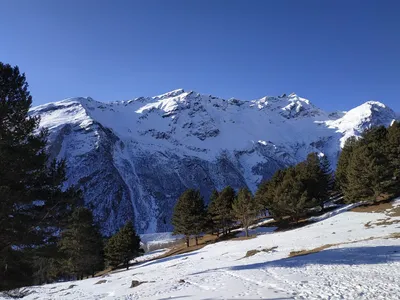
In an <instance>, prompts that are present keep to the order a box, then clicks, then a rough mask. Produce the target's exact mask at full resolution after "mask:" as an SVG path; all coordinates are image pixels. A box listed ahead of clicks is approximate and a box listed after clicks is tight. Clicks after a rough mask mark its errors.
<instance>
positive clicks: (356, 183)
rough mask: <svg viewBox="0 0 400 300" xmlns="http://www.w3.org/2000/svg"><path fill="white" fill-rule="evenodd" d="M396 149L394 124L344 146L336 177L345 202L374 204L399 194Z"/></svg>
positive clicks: (399, 140)
mask: <svg viewBox="0 0 400 300" xmlns="http://www.w3.org/2000/svg"><path fill="white" fill-rule="evenodd" d="M399 145H400V126H399V124H398V122H394V123H393V124H392V126H390V127H389V128H385V127H384V126H380V127H375V128H371V129H369V130H366V131H365V132H364V133H363V134H362V135H361V137H360V139H358V140H355V139H350V140H349V141H348V142H346V144H345V146H344V149H343V152H342V154H341V155H340V157H339V161H338V167H337V174H336V178H337V180H338V182H339V184H338V186H339V187H340V190H341V191H342V192H343V195H344V198H345V201H346V202H358V201H370V202H374V201H377V200H379V199H380V198H382V197H383V198H386V197H392V196H394V195H397V194H398V193H399V192H400V187H399V178H398V174H399V170H400V168H399V156H398V155H399V153H400V152H399V147H400V146H399Z"/></svg>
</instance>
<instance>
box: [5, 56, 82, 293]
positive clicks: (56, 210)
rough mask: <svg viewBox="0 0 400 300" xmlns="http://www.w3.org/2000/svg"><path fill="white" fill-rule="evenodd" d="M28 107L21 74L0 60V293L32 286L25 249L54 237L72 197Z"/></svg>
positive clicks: (29, 99)
mask: <svg viewBox="0 0 400 300" xmlns="http://www.w3.org/2000/svg"><path fill="white" fill-rule="evenodd" d="M31 104H32V97H31V96H30V93H29V91H28V84H27V82H26V78H25V75H24V74H21V73H20V71H19V69H18V67H11V66H10V65H8V64H3V63H1V62H0V197H1V199H0V200H1V201H0V290H1V289H8V288H13V287H18V286H21V285H26V284H30V283H31V282H32V280H33V277H32V272H33V267H32V263H29V261H32V259H31V258H29V257H27V255H29V254H30V253H32V252H31V251H29V249H32V248H37V247H39V246H41V245H43V244H44V243H49V242H51V240H54V239H56V233H57V232H58V231H59V229H60V227H62V225H63V224H65V219H66V217H67V216H68V214H69V213H70V211H71V207H72V205H73V204H74V202H75V200H76V199H77V195H76V194H75V192H74V191H73V190H72V189H70V190H68V191H63V190H62V184H63V182H64V181H65V163H64V162H55V161H53V162H51V161H50V160H49V157H48V155H47V153H46V151H45V146H46V142H47V140H46V139H47V132H46V131H45V130H40V129H39V118H37V117H31V116H29V115H28V111H29V108H30V107H31Z"/></svg>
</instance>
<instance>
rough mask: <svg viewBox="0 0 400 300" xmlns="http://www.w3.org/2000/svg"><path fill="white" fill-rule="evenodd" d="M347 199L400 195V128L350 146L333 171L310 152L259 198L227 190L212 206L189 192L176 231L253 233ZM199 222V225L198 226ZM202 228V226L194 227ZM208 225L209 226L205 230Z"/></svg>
mask: <svg viewBox="0 0 400 300" xmlns="http://www.w3.org/2000/svg"><path fill="white" fill-rule="evenodd" d="M335 195H336V198H340V196H342V197H343V200H344V202H346V203H354V202H359V201H367V203H375V202H377V201H381V200H387V199H392V198H393V197H395V196H398V195H400V123H399V122H397V121H394V122H393V123H392V124H391V125H390V126H389V127H388V128H386V127H384V126H379V127H373V128H370V129H368V130H365V131H364V133H363V134H362V135H361V136H360V137H359V138H355V137H353V138H350V139H348V140H347V141H346V143H345V145H344V147H343V149H342V152H341V153H340V155H339V158H338V164H337V167H336V172H333V170H332V168H331V166H330V163H329V160H328V158H327V157H326V156H325V155H318V154H317V153H310V154H309V155H308V156H307V158H306V160H305V161H303V162H301V163H299V164H297V165H295V166H291V167H288V168H285V169H282V170H278V171H277V172H276V173H275V174H274V175H273V176H272V177H271V178H270V179H269V180H266V181H264V182H262V183H261V184H260V185H259V186H258V189H257V191H256V193H255V195H254V196H253V195H252V194H251V192H250V191H249V190H248V189H247V188H242V189H240V190H239V191H238V193H237V194H236V192H235V190H234V189H233V188H232V187H230V186H227V187H226V188H224V189H223V190H222V191H217V190H214V191H212V193H211V196H210V199H209V203H208V206H206V205H205V203H204V199H203V198H202V197H201V195H200V191H198V190H193V189H190V190H187V191H185V192H184V193H183V194H182V196H181V197H180V198H179V199H178V202H177V204H176V206H175V210H174V214H173V217H172V224H173V225H174V232H175V233H176V234H183V235H185V236H186V243H187V245H188V246H189V237H190V236H195V237H196V244H197V237H198V236H200V235H201V234H202V233H205V232H208V233H213V234H216V235H220V234H227V233H229V232H230V231H231V229H232V228H233V227H237V226H239V225H241V226H242V227H243V229H244V231H245V233H246V236H248V228H249V226H250V225H251V224H252V223H253V222H254V221H255V219H256V218H258V217H262V216H271V217H273V218H274V219H275V220H277V221H282V220H286V221H289V222H297V221H299V220H300V219H301V218H304V217H307V216H308V215H309V214H310V213H311V212H312V211H315V208H319V210H322V211H323V210H324V204H325V203H326V202H327V201H329V200H331V199H333V198H334V197H333V196H335ZM194 220H196V221H194ZM194 222H195V223H196V226H192V225H193V224H194ZM201 225H203V226H201Z"/></svg>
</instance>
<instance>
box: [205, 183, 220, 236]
mask: <svg viewBox="0 0 400 300" xmlns="http://www.w3.org/2000/svg"><path fill="white" fill-rule="evenodd" d="M218 196H219V192H218V191H217V190H213V191H212V193H211V196H210V201H209V203H208V207H207V227H208V229H209V230H210V231H211V233H212V234H214V232H216V233H217V236H219V229H218V224H217V211H216V201H217V199H218Z"/></svg>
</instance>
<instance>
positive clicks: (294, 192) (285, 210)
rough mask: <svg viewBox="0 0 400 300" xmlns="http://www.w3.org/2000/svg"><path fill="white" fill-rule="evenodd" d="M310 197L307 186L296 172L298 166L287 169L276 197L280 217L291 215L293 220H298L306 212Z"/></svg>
mask: <svg viewBox="0 0 400 300" xmlns="http://www.w3.org/2000/svg"><path fill="white" fill-rule="evenodd" d="M309 199H310V197H309V195H308V193H307V189H306V186H305V185H304V184H303V183H302V181H301V180H300V176H299V175H298V174H297V173H296V168H295V167H290V168H288V169H286V171H285V172H284V177H283V180H282V182H281V184H280V185H279V186H278V188H277V190H276V192H275V197H274V202H275V206H276V208H275V209H276V210H277V212H278V214H279V215H280V217H283V216H289V217H290V218H291V219H292V220H293V221H295V222H296V221H298V220H299V218H300V217H302V216H304V215H305V214H306V209H307V208H308V207H309V206H308V201H309Z"/></svg>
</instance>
